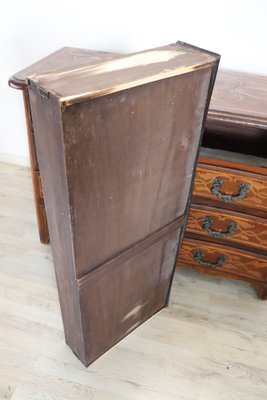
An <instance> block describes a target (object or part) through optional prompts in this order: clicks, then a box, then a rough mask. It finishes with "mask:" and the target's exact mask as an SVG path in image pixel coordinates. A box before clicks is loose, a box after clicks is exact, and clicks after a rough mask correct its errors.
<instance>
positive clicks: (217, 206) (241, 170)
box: [177, 72, 267, 299]
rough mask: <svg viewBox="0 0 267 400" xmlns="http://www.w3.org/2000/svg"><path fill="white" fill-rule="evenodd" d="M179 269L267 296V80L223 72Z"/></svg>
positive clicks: (197, 179) (206, 134)
mask: <svg viewBox="0 0 267 400" xmlns="http://www.w3.org/2000/svg"><path fill="white" fill-rule="evenodd" d="M202 145H203V146H205V147H202V149H201V153H200V158H199V162H198V166H197V172H196V176H195V183H194V190H193V197H192V204H191V208H190V212H189V219H188V223H187V228H186V233H185V238H184V241H183V245H182V248H181V252H180V256H179V259H178V261H177V267H178V268H184V267H189V268H194V269H195V270H197V271H198V272H201V273H206V274H209V275H212V276H215V277H218V278H228V279H234V280H238V281H244V282H248V283H249V284H251V285H252V286H254V287H255V288H256V289H257V291H258V294H259V297H260V298H262V299H264V298H266V297H267V159H266V156H267V78H265V77H257V76H253V75H249V74H241V73H233V72H231V73H230V72H221V73H219V74H218V80H217V82H216V85H215V88H214V92H213V96H212V101H211V105H210V109H209V115H208V119H207V123H206V131H205V133H204V137H203V141H202Z"/></svg>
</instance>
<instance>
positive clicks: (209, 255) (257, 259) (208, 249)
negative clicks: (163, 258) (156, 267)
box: [177, 238, 267, 283]
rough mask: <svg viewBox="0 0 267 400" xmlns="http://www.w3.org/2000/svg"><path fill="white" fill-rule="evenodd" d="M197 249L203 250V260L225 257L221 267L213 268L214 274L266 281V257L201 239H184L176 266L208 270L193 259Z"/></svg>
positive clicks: (203, 271) (213, 261)
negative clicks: (229, 274)
mask: <svg viewBox="0 0 267 400" xmlns="http://www.w3.org/2000/svg"><path fill="white" fill-rule="evenodd" d="M198 250H200V251H202V252H204V254H205V255H204V257H203V260H204V261H207V262H210V263H216V261H217V259H218V257H219V256H221V255H224V256H226V257H227V260H226V262H225V264H224V265H223V266H222V267H218V268H214V270H213V271H216V272H214V274H217V275H218V276H220V273H221V271H222V272H228V273H233V274H236V275H240V280H242V277H247V278H252V279H256V280H258V281H263V282H265V283H266V282H267V257H265V256H263V255H260V254H257V253H254V252H248V251H244V250H241V249H236V248H232V247H230V246H224V245H219V244H217V243H209V242H205V241H201V240H195V239H189V238H185V239H184V241H183V244H182V247H181V249H180V253H179V258H178V261H177V267H190V268H194V269H196V270H198V271H200V272H202V273H206V272H207V271H209V270H207V269H206V268H204V267H201V266H200V265H199V264H198V263H197V262H196V261H194V254H195V252H196V251H198Z"/></svg>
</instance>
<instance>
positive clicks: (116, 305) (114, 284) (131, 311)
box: [78, 220, 183, 365]
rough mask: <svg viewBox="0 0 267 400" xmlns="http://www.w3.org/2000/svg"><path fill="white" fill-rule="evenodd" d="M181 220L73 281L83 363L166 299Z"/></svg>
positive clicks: (114, 341) (106, 347) (113, 341)
mask: <svg viewBox="0 0 267 400" xmlns="http://www.w3.org/2000/svg"><path fill="white" fill-rule="evenodd" d="M182 226H183V220H180V222H179V221H178V223H175V224H172V226H171V227H169V228H167V229H163V230H162V231H161V232H159V234H156V235H154V237H150V238H149V239H147V240H145V241H143V242H142V244H141V245H138V246H135V247H133V248H131V249H130V250H129V251H126V252H125V253H123V254H121V255H120V256H118V257H117V258H115V259H113V260H111V261H110V262H108V263H107V264H104V265H103V266H101V267H100V268H97V269H96V270H94V271H93V272H91V273H90V274H87V275H86V276H84V277H83V278H81V279H80V280H79V281H78V285H79V293H80V302H81V318H82V324H83V335H84V343H85V356H84V357H85V358H84V363H85V364H86V365H88V364H90V363H91V362H93V361H94V360H95V359H96V358H98V357H99V356H100V355H101V354H103V353H104V352H105V351H106V350H108V349H109V348H110V347H112V346H113V345H114V344H116V343H117V342H118V341H119V340H121V339H122V338H123V337H124V336H126V335H127V334H128V333H130V332H131V331H132V330H133V329H135V328H137V327H138V326H139V325H140V324H142V323H143V322H144V321H145V320H146V319H147V318H149V317H151V316H152V315H153V314H155V313H156V312H157V311H159V310H160V309H161V308H163V307H164V306H165V305H166V303H167V300H168V293H169V289H170V281H171V277H172V274H173V270H174V267H175V260H176V253H177V246H178V243H179V242H180V236H181V232H182Z"/></svg>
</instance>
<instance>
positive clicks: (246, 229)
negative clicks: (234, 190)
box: [186, 204, 267, 253]
mask: <svg viewBox="0 0 267 400" xmlns="http://www.w3.org/2000/svg"><path fill="white" fill-rule="evenodd" d="M206 217H210V218H212V220H213V223H212V225H211V229H212V230H214V231H216V232H227V230H228V226H229V224H230V223H236V224H237V225H238V227H237V230H236V232H235V233H234V234H233V236H228V237H226V238H224V239H217V240H216V239H215V238H214V237H213V236H211V235H209V234H208V233H207V232H206V231H205V230H204V229H203V224H204V219H205V218H206ZM186 235H187V236H191V235H194V236H195V235H197V236H198V237H199V239H202V240H208V241H211V242H217V243H222V244H230V245H232V246H236V245H237V246H240V245H242V247H243V248H247V249H250V250H251V249H253V248H254V249H258V250H260V251H261V253H267V246H266V243H267V220H266V219H264V218H258V217H255V216H252V215H246V214H241V213H237V212H233V211H227V210H223V209H214V208H212V207H206V206H200V205H195V204H192V205H191V208H190V213H189V218H188V223H187V227H186Z"/></svg>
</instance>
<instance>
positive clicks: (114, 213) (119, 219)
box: [62, 70, 210, 277]
mask: <svg viewBox="0 0 267 400" xmlns="http://www.w3.org/2000/svg"><path fill="white" fill-rule="evenodd" d="M209 82H210V70H199V71H196V72H195V73H194V75H188V74H186V75H184V76H181V77H180V76H178V77H176V78H169V79H168V80H166V81H158V82H154V83H150V84H148V85H142V86H139V87H137V88H132V90H131V91H123V92H119V93H116V94H114V95H113V96H112V97H109V96H106V97H104V98H99V99H95V100H94V101H90V102H82V103H80V104H78V105H77V106H72V107H67V108H66V109H65V110H64V112H63V115H62V119H63V121H62V123H63V128H64V140H65V146H66V150H67V154H66V167H67V169H68V180H69V182H71V184H70V187H69V197H70V202H71V207H72V208H73V209H74V210H79V212H73V214H72V225H73V227H75V228H74V235H73V243H74V255H75V258H77V260H78V263H77V266H76V272H77V276H79V277H80V276H82V275H83V274H85V273H86V272H88V271H89V270H91V269H94V268H95V267H96V266H97V265H99V264H101V263H103V262H105V261H107V260H108V259H109V258H111V257H113V256H114V255H116V254H117V253H118V251H121V250H122V249H126V248H127V247H128V246H130V245H131V244H133V243H136V242H138V241H140V240H142V239H144V238H145V237H146V236H147V235H149V234H151V233H152V232H155V231H156V230H158V229H160V228H161V227H162V226H164V225H166V224H168V223H170V222H171V221H172V220H174V219H175V218H177V217H179V216H181V215H183V214H184V213H185V210H186V205H187V201H188V196H189V191H190V187H191V182H192V177H193V166H194V160H195V158H196V155H197V149H198V144H199V139H200V138H199V136H198V135H196V131H198V132H200V131H201V126H202V121H203V117H204V111H205V103H203V98H202V96H201V97H199V96H194V97H191V96H189V95H187V94H188V93H189V92H191V90H195V91H197V92H199V93H202V95H204V93H206V94H207V92H208V88H209ZM182 93H185V95H184V96H183V95H182ZM118 109H119V110H120V115H121V117H120V118H119V119H118V113H117V110H118ZM152 115H153V118H152V117H151V116H152ZM191 115H194V118H193V119H192V118H191V117H190V116H191ZM114 132H116V140H114ZM151 132H153V135H152V134H151ZM118 155H119V156H118ZM85 237H90V242H88V243H85V241H84V240H83V238H85ZM99 243H101V252H100V251H99V247H98V245H99Z"/></svg>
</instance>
